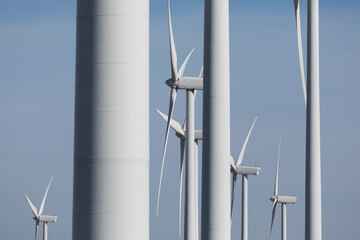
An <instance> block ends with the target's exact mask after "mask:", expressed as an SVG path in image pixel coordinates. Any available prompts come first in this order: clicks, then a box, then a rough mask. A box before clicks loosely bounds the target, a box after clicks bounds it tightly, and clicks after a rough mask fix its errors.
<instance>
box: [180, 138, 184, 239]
mask: <svg viewBox="0 0 360 240" xmlns="http://www.w3.org/2000/svg"><path fill="white" fill-rule="evenodd" d="M184 150H185V139H181V140H180V189H179V238H181V200H182V182H183V180H182V179H183V170H184Z"/></svg>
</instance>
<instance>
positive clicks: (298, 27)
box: [294, 0, 307, 106]
mask: <svg viewBox="0 0 360 240" xmlns="http://www.w3.org/2000/svg"><path fill="white" fill-rule="evenodd" d="M294 10H295V20H296V33H297V42H298V51H299V63H300V74H301V82H302V87H303V92H304V100H305V106H306V99H307V96H306V84H305V71H304V57H303V47H302V40H301V23H300V22H301V21H300V3H299V0H294Z"/></svg>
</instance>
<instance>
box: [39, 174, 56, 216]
mask: <svg viewBox="0 0 360 240" xmlns="http://www.w3.org/2000/svg"><path fill="white" fill-rule="evenodd" d="M52 180H53V177H51V179H50V182H49V185H48V186H47V188H46V192H45V194H44V198H43V200H42V202H41V205H40V209H39V215H41V214H42V213H43V210H44V204H45V201H46V196H47V193H48V191H49V187H50V184H51V181H52Z"/></svg>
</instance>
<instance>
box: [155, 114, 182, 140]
mask: <svg viewBox="0 0 360 240" xmlns="http://www.w3.org/2000/svg"><path fill="white" fill-rule="evenodd" d="M157 112H158V113H159V114H160V116H161V117H162V118H163V119H164V120H165V122H168V117H167V116H166V115H165V114H164V113H162V112H161V111H159V110H158V109H157ZM170 127H171V128H172V129H174V131H175V132H177V133H178V134H180V135H181V136H185V132H184V130H183V129H182V128H181V125H180V123H179V122H177V121H175V120H174V119H171V120H170Z"/></svg>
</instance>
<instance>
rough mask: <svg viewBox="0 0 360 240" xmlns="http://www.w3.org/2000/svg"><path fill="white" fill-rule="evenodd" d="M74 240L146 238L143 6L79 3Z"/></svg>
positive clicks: (137, 1)
mask: <svg viewBox="0 0 360 240" xmlns="http://www.w3.org/2000/svg"><path fill="white" fill-rule="evenodd" d="M75 94H76V95H75V142H74V197H73V233H72V234H73V237H72V238H73V240H83V239H86V240H110V239H111V240H113V239H126V240H131V239H134V240H147V239H149V0H117V1H114V0H78V4H77V36H76V92H75Z"/></svg>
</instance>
